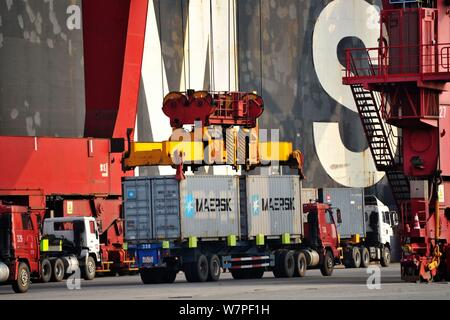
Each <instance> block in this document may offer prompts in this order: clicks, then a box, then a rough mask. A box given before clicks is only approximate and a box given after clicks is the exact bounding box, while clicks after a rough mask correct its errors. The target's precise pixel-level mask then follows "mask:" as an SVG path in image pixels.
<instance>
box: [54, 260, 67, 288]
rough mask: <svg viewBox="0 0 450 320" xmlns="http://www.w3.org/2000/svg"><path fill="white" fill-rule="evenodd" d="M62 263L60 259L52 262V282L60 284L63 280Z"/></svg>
mask: <svg viewBox="0 0 450 320" xmlns="http://www.w3.org/2000/svg"><path fill="white" fill-rule="evenodd" d="M64 274H65V270H64V263H63V261H62V260H61V259H60V258H57V259H55V260H53V261H52V277H51V280H52V282H61V281H62V280H63V279H64Z"/></svg>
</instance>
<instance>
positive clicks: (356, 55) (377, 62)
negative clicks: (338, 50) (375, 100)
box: [344, 43, 450, 80]
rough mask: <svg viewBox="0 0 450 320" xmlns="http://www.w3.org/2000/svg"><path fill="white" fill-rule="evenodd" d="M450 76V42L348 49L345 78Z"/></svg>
mask: <svg viewBox="0 0 450 320" xmlns="http://www.w3.org/2000/svg"><path fill="white" fill-rule="evenodd" d="M439 73H450V43H438V44H426V45H406V46H389V47H379V48H359V49H346V68H345V70H344V74H345V76H344V77H345V78H364V77H370V78H379V79H386V80H387V78H388V77H389V76H393V75H396V76H404V77H408V76H419V77H421V76H423V75H430V74H439Z"/></svg>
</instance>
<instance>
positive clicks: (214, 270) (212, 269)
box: [208, 255, 220, 281]
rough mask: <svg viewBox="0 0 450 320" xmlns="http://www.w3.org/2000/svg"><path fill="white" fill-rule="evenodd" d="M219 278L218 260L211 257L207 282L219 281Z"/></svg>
mask: <svg viewBox="0 0 450 320" xmlns="http://www.w3.org/2000/svg"><path fill="white" fill-rule="evenodd" d="M219 278H220V259H219V257H218V256H217V255H213V256H212V257H211V258H210V259H209V272H208V281H219Z"/></svg>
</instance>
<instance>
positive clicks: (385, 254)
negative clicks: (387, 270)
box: [380, 247, 391, 267]
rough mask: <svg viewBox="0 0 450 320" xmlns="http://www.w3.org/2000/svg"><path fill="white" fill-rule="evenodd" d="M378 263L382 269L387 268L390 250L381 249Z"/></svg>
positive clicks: (389, 260)
mask: <svg viewBox="0 0 450 320" xmlns="http://www.w3.org/2000/svg"><path fill="white" fill-rule="evenodd" d="M380 263H381V266H382V267H389V264H390V263H391V250H389V248H388V247H383V249H382V250H381V261H380Z"/></svg>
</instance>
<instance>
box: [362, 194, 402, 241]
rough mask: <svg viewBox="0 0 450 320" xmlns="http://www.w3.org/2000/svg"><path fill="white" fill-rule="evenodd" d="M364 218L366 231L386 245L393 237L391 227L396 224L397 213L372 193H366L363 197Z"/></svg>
mask: <svg viewBox="0 0 450 320" xmlns="http://www.w3.org/2000/svg"><path fill="white" fill-rule="evenodd" d="M364 202H365V205H364V219H365V222H366V228H367V233H368V235H369V236H371V237H372V238H373V241H377V242H379V243H381V244H383V245H387V246H388V247H390V246H391V244H392V238H393V237H394V231H393V227H394V226H396V225H397V224H398V215H397V213H396V212H395V211H390V210H389V208H388V207H387V206H386V205H385V204H384V203H383V202H381V201H380V200H379V199H378V198H377V197H375V196H374V195H366V196H365V198H364Z"/></svg>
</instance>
